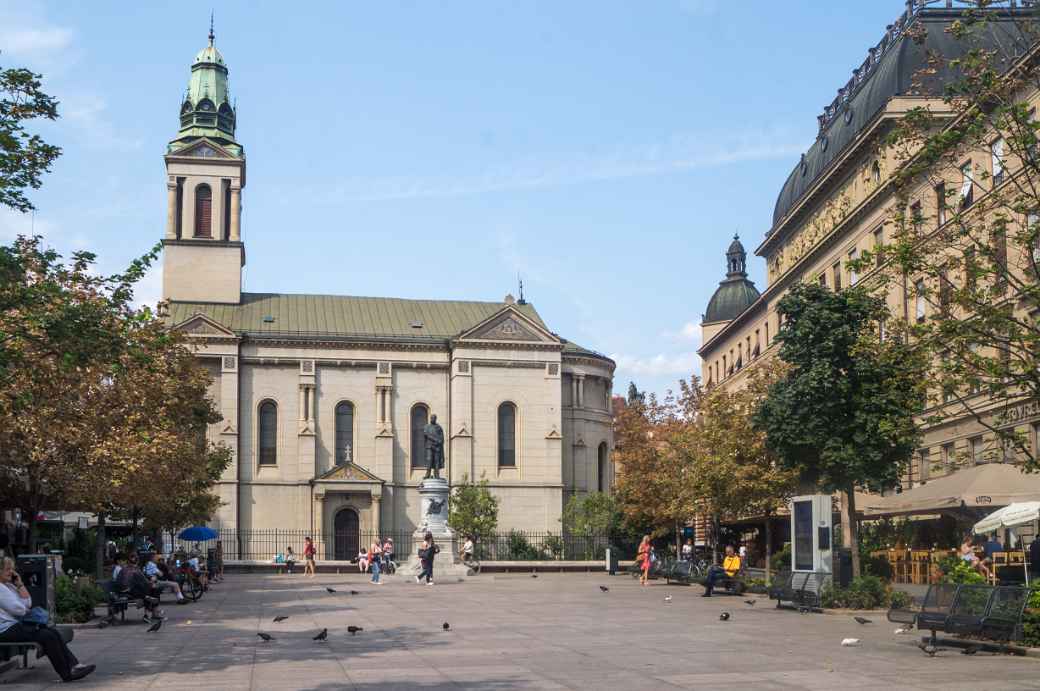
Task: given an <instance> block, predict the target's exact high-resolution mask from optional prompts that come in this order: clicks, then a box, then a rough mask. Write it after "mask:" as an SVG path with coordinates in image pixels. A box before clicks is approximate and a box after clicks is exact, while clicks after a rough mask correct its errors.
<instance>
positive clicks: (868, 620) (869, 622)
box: [853, 617, 873, 624]
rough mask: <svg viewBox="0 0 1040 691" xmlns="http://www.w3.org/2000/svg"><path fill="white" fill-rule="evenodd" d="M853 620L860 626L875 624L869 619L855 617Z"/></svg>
mask: <svg viewBox="0 0 1040 691" xmlns="http://www.w3.org/2000/svg"><path fill="white" fill-rule="evenodd" d="M853 619H855V620H856V621H857V622H859V623H860V624H871V623H873V622H871V621H870V619H867V618H866V617H853Z"/></svg>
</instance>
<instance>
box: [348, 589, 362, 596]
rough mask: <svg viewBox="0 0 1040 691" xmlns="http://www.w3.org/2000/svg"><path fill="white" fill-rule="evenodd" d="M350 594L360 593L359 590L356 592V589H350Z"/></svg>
mask: <svg viewBox="0 0 1040 691" xmlns="http://www.w3.org/2000/svg"><path fill="white" fill-rule="evenodd" d="M350 594H351V595H360V594H361V593H360V592H358V591H357V590H351V591H350Z"/></svg>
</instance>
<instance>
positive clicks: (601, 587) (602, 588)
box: [599, 585, 610, 593]
mask: <svg viewBox="0 0 1040 691" xmlns="http://www.w3.org/2000/svg"><path fill="white" fill-rule="evenodd" d="M599 589H600V590H602V591H603V592H604V593H606V592H608V591H609V590H610V588H608V587H607V586H605V585H601V586H600V587H599Z"/></svg>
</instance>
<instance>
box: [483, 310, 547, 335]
mask: <svg viewBox="0 0 1040 691" xmlns="http://www.w3.org/2000/svg"><path fill="white" fill-rule="evenodd" d="M470 338H481V339H487V340H496V341H541V340H542V338H541V337H540V336H538V334H536V333H534V332H533V331H531V330H530V329H528V328H527V327H525V326H524V325H523V324H521V323H520V322H519V321H517V320H516V319H515V318H514V317H513V316H511V315H505V316H504V317H503V318H502V319H499V320H498V321H496V322H493V323H491V324H488V325H487V326H486V327H484V328H483V329H481V330H480V331H478V332H477V333H475V334H473V335H472V336H470Z"/></svg>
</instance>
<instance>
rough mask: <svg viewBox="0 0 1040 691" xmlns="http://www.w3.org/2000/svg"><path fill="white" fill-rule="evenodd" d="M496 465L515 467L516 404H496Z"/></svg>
mask: <svg viewBox="0 0 1040 691" xmlns="http://www.w3.org/2000/svg"><path fill="white" fill-rule="evenodd" d="M498 466H499V467H500V468H513V467H516V406H515V405H513V404H512V403H503V404H502V405H500V406H498Z"/></svg>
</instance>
